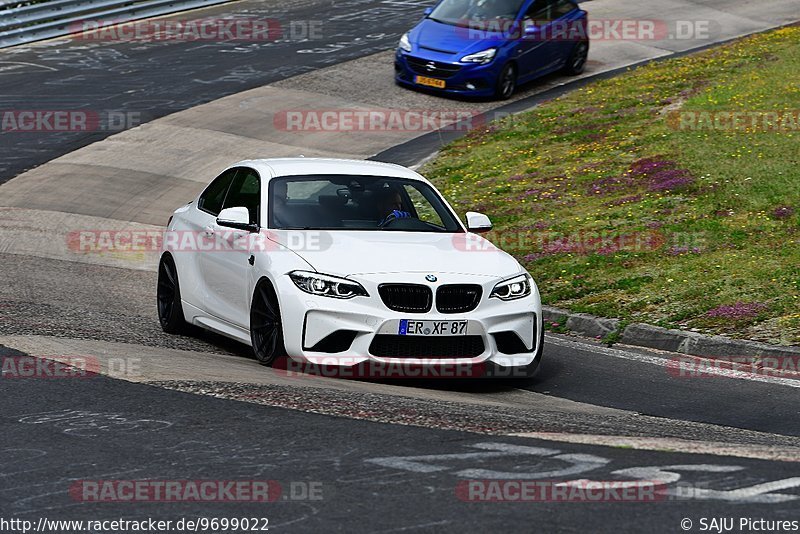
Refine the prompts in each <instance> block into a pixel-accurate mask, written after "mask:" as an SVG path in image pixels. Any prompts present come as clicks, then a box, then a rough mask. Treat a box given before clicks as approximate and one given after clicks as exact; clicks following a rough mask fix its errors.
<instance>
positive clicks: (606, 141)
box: [423, 27, 800, 344]
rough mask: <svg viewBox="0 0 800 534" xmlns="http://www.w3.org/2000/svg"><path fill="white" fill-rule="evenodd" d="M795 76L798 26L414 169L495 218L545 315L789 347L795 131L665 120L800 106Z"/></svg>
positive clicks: (663, 67)
mask: <svg viewBox="0 0 800 534" xmlns="http://www.w3.org/2000/svg"><path fill="white" fill-rule="evenodd" d="M798 72H800V28H798V27H790V28H783V29H780V30H776V31H773V32H770V33H766V34H761V35H757V36H753V37H750V38H746V39H742V40H740V41H737V42H735V43H732V44H729V45H725V46H721V47H718V48H715V49H712V50H708V51H705V52H703V53H699V54H695V55H691V56H687V57H683V58H678V59H673V60H668V61H664V62H660V63H657V64H652V65H648V66H645V67H641V68H638V69H635V70H632V71H630V72H628V73H626V74H624V75H622V76H619V77H616V78H613V79H609V80H604V81H600V82H597V83H594V84H592V85H590V86H587V87H585V88H583V89H580V90H578V91H575V92H572V93H570V94H568V95H566V96H564V97H561V98H559V99H556V100H553V101H550V102H546V103H544V104H543V105H541V106H539V107H538V108H536V109H534V110H533V111H531V112H528V113H525V114H522V115H518V116H515V117H511V118H508V119H506V120H504V121H501V122H498V123H493V124H490V125H489V126H488V127H487V128H485V129H482V130H475V131H473V132H471V133H470V134H469V135H467V136H466V137H464V138H462V139H461V140H459V141H457V142H455V143H453V144H451V145H450V146H448V147H446V148H445V149H444V150H443V151H442V152H441V154H440V155H439V157H438V158H437V159H435V160H433V161H432V162H430V163H429V164H427V165H426V166H425V168H424V169H423V173H424V174H426V175H427V176H428V177H429V178H431V179H432V180H433V182H434V183H435V184H436V185H437V186H438V187H439V188H440V189H441V190H442V191H443V192H444V193H445V195H446V196H447V198H448V199H450V200H451V201H452V202H453V204H454V206H455V207H456V209H457V210H458V211H466V210H468V209H474V210H477V211H483V212H485V213H487V214H488V215H490V216H491V217H492V219H493V221H494V223H495V230H494V231H493V232H492V233H491V234H489V239H491V240H492V241H493V242H495V244H497V245H499V246H501V247H503V248H504V249H506V250H507V251H509V252H510V253H512V254H514V255H515V256H516V257H517V258H518V259H519V260H520V261H522V262H523V264H524V265H525V266H526V267H527V268H528V270H529V271H530V272H531V274H533V275H534V277H535V278H536V279H537V282H538V283H539V286H540V290H541V292H542V298H543V300H544V302H545V303H546V304H551V305H556V306H560V307H564V308H568V309H570V310H572V311H576V312H586V313H592V314H595V315H601V316H607V317H619V318H622V319H624V320H627V321H638V322H647V323H651V324H657V325H661V326H665V327H671V328H684V329H685V328H693V329H696V330H698V331H703V332H709V333H721V334H726V335H733V336H736V337H748V338H751V339H760V340H764V341H769V342H772V343H780V344H793V343H800V166H799V164H800V126H798V127H796V128H795V129H793V130H792V129H786V130H781V131H768V130H752V129H751V130H746V131H745V130H741V129H740V130H736V131H731V130H724V129H709V128H705V129H695V130H687V129H684V128H680V127H678V124H679V122H678V120H677V118H676V116H675V114H676V113H681V112H685V111H696V112H701V111H708V112H724V111H755V112H771V111H784V112H785V111H791V110H800V79H799V78H798V76H797V73H798ZM721 306H732V308H730V309H728V308H722V309H719V310H718V311H717V312H712V313H711V314H709V312H710V311H711V310H715V309H718V308H719V307H721Z"/></svg>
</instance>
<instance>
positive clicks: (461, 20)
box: [428, 0, 524, 26]
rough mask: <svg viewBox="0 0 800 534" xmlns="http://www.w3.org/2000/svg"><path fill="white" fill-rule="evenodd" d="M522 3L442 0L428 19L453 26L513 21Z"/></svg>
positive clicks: (496, 0)
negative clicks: (493, 21)
mask: <svg viewBox="0 0 800 534" xmlns="http://www.w3.org/2000/svg"><path fill="white" fill-rule="evenodd" d="M523 3H524V0H444V1H443V2H442V3H440V4H439V5H438V6H436V8H435V9H434V10H433V11H432V12H431V14H430V15H428V18H430V19H433V20H435V21H436V22H443V23H445V24H452V25H455V26H471V25H472V24H475V23H485V22H487V21H492V20H515V19H516V17H517V14H518V13H519V11H520V9H521V8H522V4H523Z"/></svg>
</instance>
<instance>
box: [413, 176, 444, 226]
mask: <svg viewBox="0 0 800 534" xmlns="http://www.w3.org/2000/svg"><path fill="white" fill-rule="evenodd" d="M403 189H405V190H406V193H408V198H410V199H411V203H412V204H413V205H414V211H416V212H417V218H418V219H419V220H420V221H423V222H426V223H430V224H434V225H436V226H439V227H441V228H444V227H445V225H444V223H443V222H442V218H441V217H439V214H438V213H436V209H434V207H433V206H432V205H431V203H430V202H428V199H426V198H425V197H424V196H422V193H421V192H420V190H419V189H417V188H416V187H414V186H413V185H409V184H407V185H404V186H403Z"/></svg>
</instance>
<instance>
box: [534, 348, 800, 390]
mask: <svg viewBox="0 0 800 534" xmlns="http://www.w3.org/2000/svg"><path fill="white" fill-rule="evenodd" d="M547 343H549V344H551V345H558V346H559V347H565V348H577V349H579V350H585V351H589V352H594V353H599V354H603V355H604V356H611V357H613V358H621V359H623V360H630V361H634V362H639V363H648V364H651V365H658V366H659V367H664V368H666V367H667V366H668V365H670V362H672V360H671V359H670V358H665V357H661V356H648V355H646V354H639V353H636V352H629V351H625V350H620V349H614V348H610V347H602V346H599V345H594V344H592V345H589V344H586V343H581V342H579V341H571V340H566V339H561V338H556V337H552V336H548V337H547ZM681 356H691V357H692V358H700V357H699V356H693V355H689V354H682V353H678V352H676V353H674V357H675V358H679V357H681ZM672 365H675V363H674V362H673V363H672ZM703 373H704V374H711V375H715V376H720V377H724V378H735V379H738V380H750V381H752V382H764V383H767V384H779V385H781V386H789V387H792V388H800V380H796V379H792V378H781V377H776V376H761V375H756V374H753V373H745V372H743V371H736V370H733V369H718V368H715V367H714V366H713V365H709V366H707V367H703ZM687 380H707V379H705V378H696V379H692V378H687Z"/></svg>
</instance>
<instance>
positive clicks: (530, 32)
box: [522, 19, 539, 37]
mask: <svg viewBox="0 0 800 534" xmlns="http://www.w3.org/2000/svg"><path fill="white" fill-rule="evenodd" d="M522 27H523V32H522V33H523V34H524V35H525V36H526V37H533V36H534V35H537V34H538V33H539V26H537V25H536V22H534V21H533V20H531V19H527V20H524V21H522Z"/></svg>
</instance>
